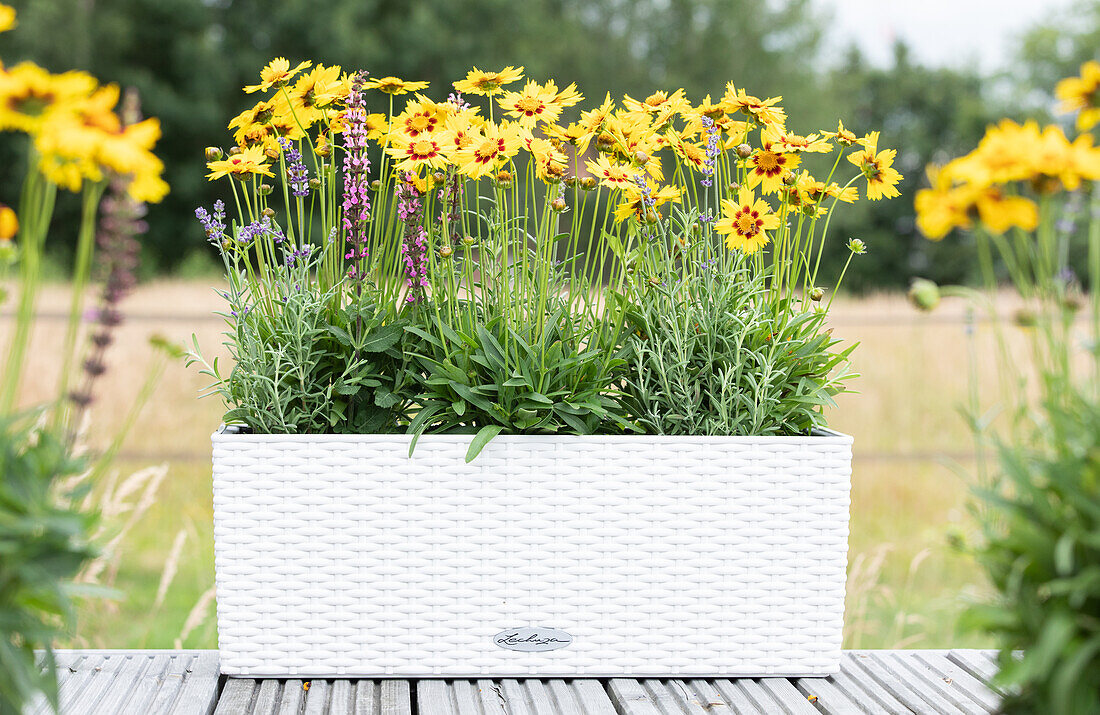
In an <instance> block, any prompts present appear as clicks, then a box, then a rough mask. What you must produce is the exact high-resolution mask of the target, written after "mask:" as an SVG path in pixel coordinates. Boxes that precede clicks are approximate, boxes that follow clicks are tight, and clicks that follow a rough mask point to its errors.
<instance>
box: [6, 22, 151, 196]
mask: <svg viewBox="0 0 1100 715" xmlns="http://www.w3.org/2000/svg"><path fill="white" fill-rule="evenodd" d="M14 24H15V13H14V11H12V9H11V8H10V7H8V6H6V5H0V32H2V31H4V30H7V29H9V28H11V27H13V26H14ZM118 100H119V90H118V87H116V86H114V85H102V86H101V85H100V84H99V83H98V82H97V81H96V80H95V78H94V77H92V76H91V75H89V74H87V73H85V72H64V73H62V74H52V73H50V72H47V71H46V70H44V69H42V68H41V67H39V66H38V65H36V64H34V63H32V62H22V63H20V64H17V65H15V66H13V67H5V66H3V65H0V130H6V131H17V132H22V133H25V134H27V135H28V136H30V138H31V140H32V141H33V144H34V148H35V152H36V154H37V156H38V162H39V169H40V170H41V172H42V174H43V175H44V176H45V177H46V178H47V179H48V180H50V181H52V182H53V183H55V184H57V185H58V186H59V187H62V188H64V189H68V190H70V191H78V190H80V188H81V186H82V184H83V182H84V181H92V182H98V181H101V180H103V178H104V173H105V172H112V173H115V174H118V175H120V176H128V177H131V181H130V185H129V193H130V195H131V196H133V198H135V199H137V200H139V201H146V202H157V201H160V200H161V199H162V198H164V196H165V194H167V193H168V185H167V184H166V183H165V182H164V181H163V180H162V179H161V173H162V172H163V170H164V165H163V163H162V162H161V161H160V159H158V158H157V157H156V156H155V155H154V154H153V153H152V149H153V146H154V145H155V144H156V142H157V140H158V139H159V138H160V123H159V122H158V121H157V120H156V119H146V120H145V121H142V122H139V123H137V124H133V125H130V126H124V125H123V123H122V122H121V121H120V120H119V117H118V115H117V114H116V113H115V107H116V105H117V104H118Z"/></svg>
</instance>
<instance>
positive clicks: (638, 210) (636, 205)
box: [615, 181, 681, 223]
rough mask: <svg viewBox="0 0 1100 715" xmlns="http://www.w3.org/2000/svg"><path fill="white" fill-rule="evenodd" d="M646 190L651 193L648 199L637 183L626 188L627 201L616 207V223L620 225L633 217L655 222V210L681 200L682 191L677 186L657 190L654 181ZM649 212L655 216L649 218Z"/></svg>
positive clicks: (648, 182)
mask: <svg viewBox="0 0 1100 715" xmlns="http://www.w3.org/2000/svg"><path fill="white" fill-rule="evenodd" d="M646 189H647V191H648V192H649V196H648V197H647V196H646V195H645V194H643V193H642V188H641V187H640V186H639V185H638V184H637V183H631V185H630V186H627V187H625V191H624V194H625V197H626V201H623V202H622V203H620V204H619V205H618V206H616V207H615V223H620V222H622V221H625V220H626V219H628V218H631V217H633V218H635V219H637V220H638V221H646V220H647V219H649V220H655V219H656V215H655V214H656V212H655V209H656V208H657V207H658V206H663V205H664V204H666V203H668V202H670V201H679V200H680V193H681V191H680V189H679V188H677V187H675V186H662V187H660V188H657V186H656V185H654V183H653V182H652V181H647V182H646ZM647 204H648V206H647ZM648 211H654V215H653V216H647V215H646V213H647V212H648Z"/></svg>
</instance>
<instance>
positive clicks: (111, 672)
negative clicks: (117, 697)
mask: <svg viewBox="0 0 1100 715" xmlns="http://www.w3.org/2000/svg"><path fill="white" fill-rule="evenodd" d="M124 665H126V659H125V658H123V657H119V656H118V655H117V654H114V653H112V654H110V655H107V656H105V657H104V658H103V662H102V663H101V664H100V665H98V666H96V667H94V668H93V669H92V677H91V678H89V679H88V680H87V681H86V682H85V683H84V687H82V688H81V689H80V692H79V693H74V696H73V698H72V700H71V701H70V702H69V703H68V705H67V706H65V705H64V704H63V705H62V712H64V713H72V714H73V715H86V714H89V713H94V712H96V706H97V705H98V704H99V701H100V700H102V699H103V696H104V695H106V694H107V691H108V690H109V689H110V687H111V685H112V684H113V683H114V682H115V678H116V676H117V675H118V672H119V671H120V670H121V669H122V667H123V666H124Z"/></svg>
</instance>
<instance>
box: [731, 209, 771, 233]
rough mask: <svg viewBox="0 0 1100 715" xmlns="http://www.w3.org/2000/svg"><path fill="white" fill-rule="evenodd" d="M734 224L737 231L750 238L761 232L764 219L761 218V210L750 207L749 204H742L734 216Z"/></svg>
mask: <svg viewBox="0 0 1100 715" xmlns="http://www.w3.org/2000/svg"><path fill="white" fill-rule="evenodd" d="M733 225H734V227H735V228H736V229H737V233H739V234H741V235H742V236H747V237H749V238H751V237H753V236H755V235H756V234H758V233H760V229H761V227H762V226H763V225H764V219H762V218H760V212H759V211H755V210H753V209H750V208H749V207H748V206H742V207H741V210H740V211H738V212H737V213H736V214H735V215H734V217H733Z"/></svg>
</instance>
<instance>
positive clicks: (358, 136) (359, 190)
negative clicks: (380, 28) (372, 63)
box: [343, 70, 371, 279]
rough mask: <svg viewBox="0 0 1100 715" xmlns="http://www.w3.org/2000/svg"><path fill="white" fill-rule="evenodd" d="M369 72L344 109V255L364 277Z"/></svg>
mask: <svg viewBox="0 0 1100 715" xmlns="http://www.w3.org/2000/svg"><path fill="white" fill-rule="evenodd" d="M366 78H367V73H366V72H365V71H363V70H360V71H359V72H357V73H356V74H355V78H354V79H353V80H352V84H351V92H349V93H348V99H347V111H346V112H345V113H344V149H345V151H344V197H343V198H344V202H343V209H344V231H345V233H346V238H345V240H346V241H347V244H348V249H347V252H346V253H345V254H344V258H345V259H347V260H348V261H353V262H354V263H353V265H352V267H351V268H350V269H349V270H348V275H349V276H351V277H353V278H360V279H361V278H362V273H363V270H362V261H363V259H365V258H366V257H367V222H368V221H369V220H370V209H371V205H370V194H369V193H368V187H369V182H368V180H367V179H368V177H369V176H370V159H369V158H368V157H367V110H366V101H365V100H364V98H363V82H364V81H365V80H366Z"/></svg>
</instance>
